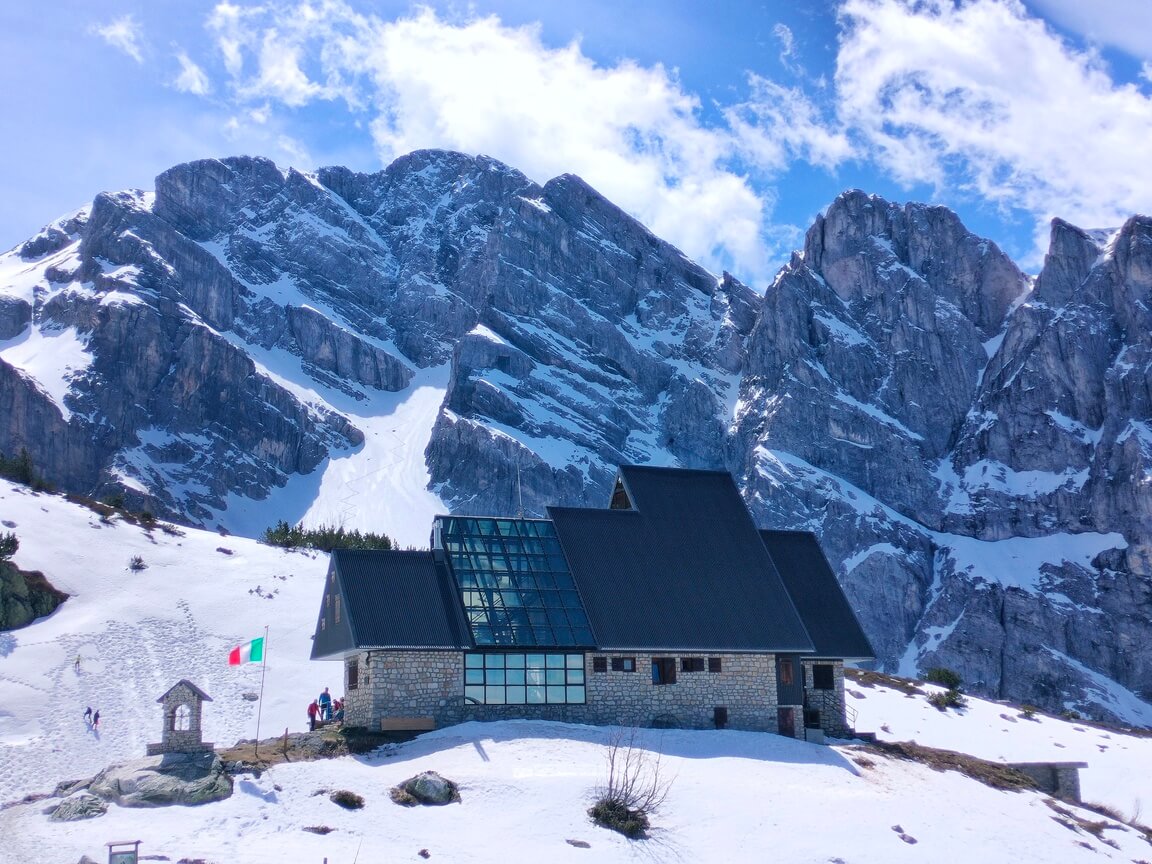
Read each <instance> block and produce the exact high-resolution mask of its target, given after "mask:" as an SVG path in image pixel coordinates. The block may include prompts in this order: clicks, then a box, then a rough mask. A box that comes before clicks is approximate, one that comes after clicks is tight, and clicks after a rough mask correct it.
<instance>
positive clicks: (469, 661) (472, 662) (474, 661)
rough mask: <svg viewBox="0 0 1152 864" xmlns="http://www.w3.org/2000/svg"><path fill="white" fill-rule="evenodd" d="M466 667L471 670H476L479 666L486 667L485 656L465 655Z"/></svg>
mask: <svg viewBox="0 0 1152 864" xmlns="http://www.w3.org/2000/svg"><path fill="white" fill-rule="evenodd" d="M464 665H465V666H467V667H469V668H471V669H475V668H476V667H478V666H483V665H484V655H483V654H465V655H464Z"/></svg>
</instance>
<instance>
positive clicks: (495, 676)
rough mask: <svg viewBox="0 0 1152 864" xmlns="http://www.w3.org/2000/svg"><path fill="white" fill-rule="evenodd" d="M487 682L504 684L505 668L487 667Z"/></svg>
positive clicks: (485, 677)
mask: <svg viewBox="0 0 1152 864" xmlns="http://www.w3.org/2000/svg"><path fill="white" fill-rule="evenodd" d="M484 683H485V684H490V685H491V684H500V685H503V684H504V670H503V669H486V670H485V671H484Z"/></svg>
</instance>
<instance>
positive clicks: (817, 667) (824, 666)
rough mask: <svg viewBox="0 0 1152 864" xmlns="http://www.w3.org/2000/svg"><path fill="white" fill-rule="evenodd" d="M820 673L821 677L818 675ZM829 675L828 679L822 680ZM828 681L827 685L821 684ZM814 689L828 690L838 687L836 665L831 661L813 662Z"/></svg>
mask: <svg viewBox="0 0 1152 864" xmlns="http://www.w3.org/2000/svg"><path fill="white" fill-rule="evenodd" d="M817 673H819V676H820V677H817ZM825 675H827V676H828V677H827V679H826V681H824V682H821V680H820V679H821V678H823V677H824V676H825ZM822 683H826V684H827V686H826V687H825V686H821V684H822ZM812 689H813V690H820V691H828V690H835V689H836V667H835V666H834V665H833V664H831V663H813V664H812Z"/></svg>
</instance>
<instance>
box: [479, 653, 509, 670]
mask: <svg viewBox="0 0 1152 864" xmlns="http://www.w3.org/2000/svg"><path fill="white" fill-rule="evenodd" d="M484 665H485V666H486V667H488V668H489V669H503V668H504V655H503V654H485V655H484Z"/></svg>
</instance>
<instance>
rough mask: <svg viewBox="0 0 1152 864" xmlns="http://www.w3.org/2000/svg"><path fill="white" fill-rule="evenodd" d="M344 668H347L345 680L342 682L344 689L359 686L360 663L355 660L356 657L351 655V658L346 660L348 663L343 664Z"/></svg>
mask: <svg viewBox="0 0 1152 864" xmlns="http://www.w3.org/2000/svg"><path fill="white" fill-rule="evenodd" d="M344 668H345V669H346V670H347V673H348V674H347V675H346V676H345V678H346V682H345V684H344V689H345V690H355V689H357V688H358V687H359V686H360V664H358V663H357V662H356V658H355V657H353V658H352V659H351V660H349V661H348V665H347V666H345V667H344Z"/></svg>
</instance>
